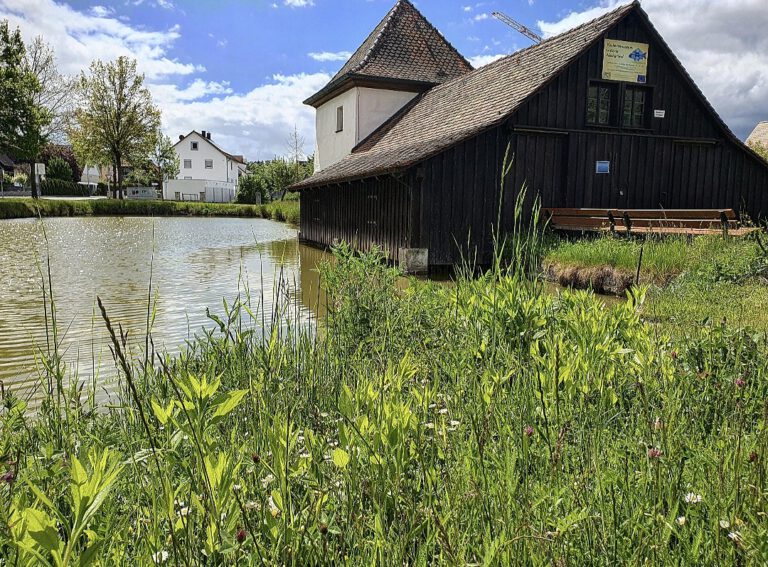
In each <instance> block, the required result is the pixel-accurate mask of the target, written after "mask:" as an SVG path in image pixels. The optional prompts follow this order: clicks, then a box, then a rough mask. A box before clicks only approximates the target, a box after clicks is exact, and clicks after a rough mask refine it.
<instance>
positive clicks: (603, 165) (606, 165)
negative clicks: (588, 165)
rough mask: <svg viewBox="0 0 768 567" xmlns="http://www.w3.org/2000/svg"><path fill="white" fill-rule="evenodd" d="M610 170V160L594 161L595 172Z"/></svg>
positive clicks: (607, 171)
mask: <svg viewBox="0 0 768 567" xmlns="http://www.w3.org/2000/svg"><path fill="white" fill-rule="evenodd" d="M610 172H611V162H609V161H598V162H596V163H595V173H610Z"/></svg>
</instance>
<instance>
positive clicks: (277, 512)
mask: <svg viewBox="0 0 768 567" xmlns="http://www.w3.org/2000/svg"><path fill="white" fill-rule="evenodd" d="M267 506H269V513H270V514H272V517H273V518H277V517H278V516H279V515H280V508H278V507H277V505H276V504H275V501H274V500H272V497H271V496H270V497H269V500H268V501H267Z"/></svg>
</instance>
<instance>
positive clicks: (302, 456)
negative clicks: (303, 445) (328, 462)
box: [299, 451, 312, 459]
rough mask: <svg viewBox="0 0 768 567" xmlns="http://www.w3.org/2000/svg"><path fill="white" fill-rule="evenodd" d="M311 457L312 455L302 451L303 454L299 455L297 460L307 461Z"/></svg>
mask: <svg viewBox="0 0 768 567" xmlns="http://www.w3.org/2000/svg"><path fill="white" fill-rule="evenodd" d="M311 456H312V454H311V453H309V452H307V451H304V452H303V453H301V454H300V455H299V458H300V459H308V458H310V457H311Z"/></svg>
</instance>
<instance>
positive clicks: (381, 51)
mask: <svg viewBox="0 0 768 567" xmlns="http://www.w3.org/2000/svg"><path fill="white" fill-rule="evenodd" d="M470 71H472V65H470V64H469V62H468V61H467V60H466V59H464V57H462V55H461V54H460V53H459V52H458V51H457V50H456V49H455V48H454V47H453V46H452V45H451V44H450V43H449V42H448V41H447V40H446V39H445V38H444V37H443V36H442V34H441V33H440V32H439V31H437V29H435V27H434V26H433V25H432V24H430V23H429V22H428V21H427V19H426V18H425V17H424V16H423V15H422V14H421V12H419V11H418V10H417V9H416V8H415V7H414V5H413V4H411V3H410V1H409V0H398V2H397V4H395V6H394V7H393V8H392V9H391V10H390V11H389V13H388V14H387V15H386V16H385V17H384V19H383V20H381V22H379V24H378V25H377V26H376V28H375V29H374V30H373V32H371V34H370V35H369V36H368V38H367V39H366V40H365V41H364V42H363V44H362V45H361V46H360V47H359V48H358V49H357V51H355V53H354V54H353V55H352V57H350V58H349V61H347V62H346V63H345V64H344V66H343V67H342V68H341V70H340V71H339V72H338V73H336V75H335V76H334V77H333V78H332V79H331V81H330V82H329V83H328V84H327V85H326V86H325V87H323V88H322V89H321V90H320V91H318V92H317V93H316V94H314V95H312V96H311V97H310V98H308V99H307V100H306V101H304V102H305V104H310V105H312V106H318V105H319V104H322V102H323V101H324V100H326V99H327V98H328V97H329V96H330V95H332V94H333V93H335V92H336V91H337V90H339V89H341V88H343V87H345V86H347V85H348V84H349V83H351V82H353V81H355V80H357V81H359V82H363V83H365V82H371V83H385V84H386V83H390V84H399V85H400V86H401V87H403V86H407V85H411V86H413V87H415V88H416V89H417V90H425V89H426V88H429V87H430V86H434V85H437V84H440V83H443V82H445V81H448V80H450V79H453V78H455V77H458V76H460V75H463V74H465V73H468V72H470Z"/></svg>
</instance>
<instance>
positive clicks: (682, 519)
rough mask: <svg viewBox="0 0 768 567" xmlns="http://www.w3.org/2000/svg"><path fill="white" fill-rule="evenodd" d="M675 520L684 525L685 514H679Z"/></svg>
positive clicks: (679, 524)
mask: <svg viewBox="0 0 768 567" xmlns="http://www.w3.org/2000/svg"><path fill="white" fill-rule="evenodd" d="M675 522H676V523H677V525H678V526H684V525H685V516H678V517H677V518H676V519H675Z"/></svg>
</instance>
